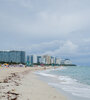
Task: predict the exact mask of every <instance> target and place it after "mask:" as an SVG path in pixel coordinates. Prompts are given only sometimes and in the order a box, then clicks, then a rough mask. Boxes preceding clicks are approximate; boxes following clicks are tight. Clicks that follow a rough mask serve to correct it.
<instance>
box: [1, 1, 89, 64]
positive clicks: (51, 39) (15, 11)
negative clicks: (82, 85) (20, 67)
mask: <svg viewBox="0 0 90 100" xmlns="http://www.w3.org/2000/svg"><path fill="white" fill-rule="evenodd" d="M0 50H25V51H26V52H27V54H29V55H30V54H37V55H39V54H49V55H51V56H56V57H60V58H69V59H71V61H72V62H73V63H75V64H78V65H90V0H0Z"/></svg>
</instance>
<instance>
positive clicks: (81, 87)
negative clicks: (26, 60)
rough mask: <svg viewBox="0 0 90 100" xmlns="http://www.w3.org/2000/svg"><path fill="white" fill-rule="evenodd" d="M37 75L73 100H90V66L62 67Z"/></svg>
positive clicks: (39, 72)
mask: <svg viewBox="0 0 90 100" xmlns="http://www.w3.org/2000/svg"><path fill="white" fill-rule="evenodd" d="M36 74H38V75H39V76H41V77H42V79H43V80H45V81H46V82H48V84H49V85H51V86H52V87H55V88H57V89H62V90H63V91H65V92H66V93H67V94H69V95H71V96H72V98H73V100H90V66H67V67H60V68H57V69H49V70H46V71H38V72H36ZM74 98H75V99H74Z"/></svg>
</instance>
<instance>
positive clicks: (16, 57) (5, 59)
mask: <svg viewBox="0 0 90 100" xmlns="http://www.w3.org/2000/svg"><path fill="white" fill-rule="evenodd" d="M0 63H21V64H25V52H24V51H0Z"/></svg>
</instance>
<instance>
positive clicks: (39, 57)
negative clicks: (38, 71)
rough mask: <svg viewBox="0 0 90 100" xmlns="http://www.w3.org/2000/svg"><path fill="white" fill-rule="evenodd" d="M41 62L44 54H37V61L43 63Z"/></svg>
mask: <svg viewBox="0 0 90 100" xmlns="http://www.w3.org/2000/svg"><path fill="white" fill-rule="evenodd" d="M41 62H42V56H37V63H38V64H41Z"/></svg>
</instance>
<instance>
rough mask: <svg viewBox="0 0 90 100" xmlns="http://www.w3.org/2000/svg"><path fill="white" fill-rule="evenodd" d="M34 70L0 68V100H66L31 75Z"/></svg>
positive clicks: (36, 68)
mask: <svg viewBox="0 0 90 100" xmlns="http://www.w3.org/2000/svg"><path fill="white" fill-rule="evenodd" d="M43 69H44V68H41V67H34V68H18V67H17V68H0V100H66V97H65V96H63V95H62V94H61V93H60V92H58V91H57V90H56V89H55V88H52V87H51V86H49V85H48V84H47V83H45V82H43V81H41V80H39V79H38V77H37V76H36V75H35V74H34V73H33V71H36V70H43Z"/></svg>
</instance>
